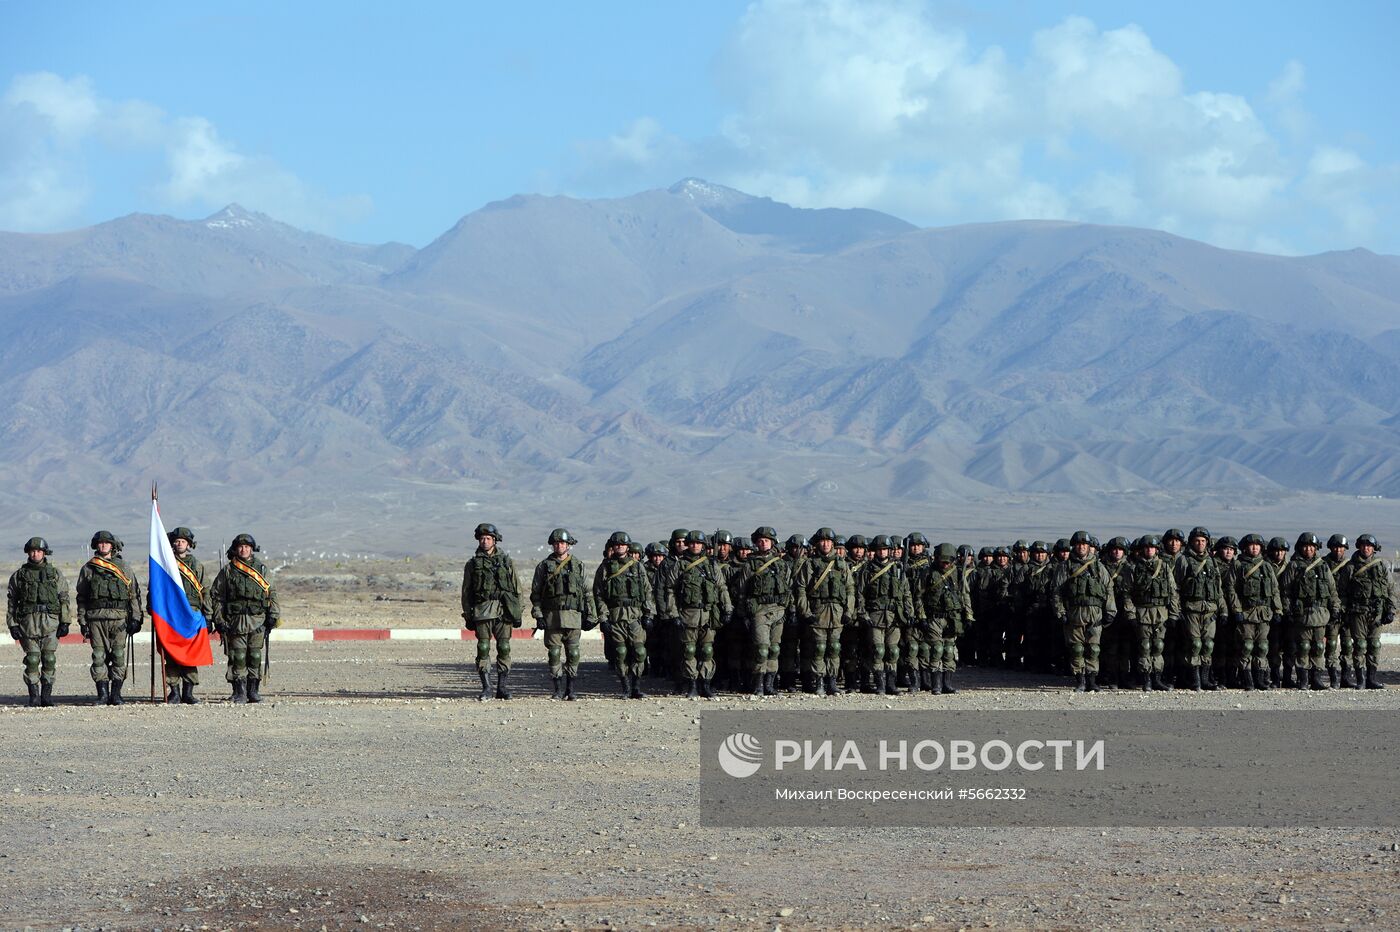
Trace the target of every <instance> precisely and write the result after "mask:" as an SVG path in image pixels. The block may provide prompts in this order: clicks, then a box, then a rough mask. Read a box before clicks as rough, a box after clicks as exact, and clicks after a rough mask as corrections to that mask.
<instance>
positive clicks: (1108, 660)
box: [1099, 537, 1137, 689]
mask: <svg viewBox="0 0 1400 932" xmlns="http://www.w3.org/2000/svg"><path fill="white" fill-rule="evenodd" d="M1127 552H1128V540H1127V538H1125V537H1115V538H1113V539H1112V540H1110V541H1109V542H1108V543H1106V544H1104V546H1103V550H1102V551H1101V554H1102V557H1101V559H1102V560H1103V565H1104V569H1106V570H1108V576H1109V579H1111V580H1112V581H1113V597H1114V600H1115V601H1117V603H1118V614H1117V615H1116V616H1114V617H1112V618H1105V619H1104V627H1103V634H1102V635H1101V636H1100V638H1099V672H1100V673H1102V674H1103V677H1104V685H1105V686H1108V687H1109V688H1110V689H1118V688H1119V687H1122V686H1126V685H1128V674H1129V672H1130V668H1131V667H1132V658H1133V648H1134V647H1136V646H1137V638H1136V637H1134V634H1135V632H1133V631H1132V630H1130V629H1131V628H1132V624H1131V623H1130V622H1129V621H1128V611H1127V607H1128V606H1129V605H1131V604H1132V601H1133V599H1132V594H1131V592H1130V591H1129V590H1130V588H1131V582H1132V577H1133V569H1132V563H1131V562H1130V561H1129V560H1128V559H1127Z"/></svg>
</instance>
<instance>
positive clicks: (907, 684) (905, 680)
mask: <svg viewBox="0 0 1400 932" xmlns="http://www.w3.org/2000/svg"><path fill="white" fill-rule="evenodd" d="M894 685H896V686H901V687H903V688H905V689H911V688H913V680H912V679H911V678H910V676H909V668H907V667H901V668H900V669H899V671H898V672H897V673H896V674H895V681H894Z"/></svg>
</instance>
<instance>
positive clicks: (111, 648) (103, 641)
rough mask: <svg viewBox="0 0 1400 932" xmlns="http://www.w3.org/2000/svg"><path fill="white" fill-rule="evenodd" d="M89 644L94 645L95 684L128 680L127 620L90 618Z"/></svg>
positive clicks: (93, 677) (93, 670)
mask: <svg viewBox="0 0 1400 932" xmlns="http://www.w3.org/2000/svg"><path fill="white" fill-rule="evenodd" d="M87 629H88V642H89V643H90V644H91V645H92V666H91V667H89V671H90V672H91V673H92V681H93V682H94V683H105V682H107V681H108V680H116V681H117V682H118V683H120V682H121V681H123V680H125V679H126V620H125V619H122V618H89V619H88V622H87Z"/></svg>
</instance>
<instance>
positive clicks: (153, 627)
mask: <svg viewBox="0 0 1400 932" xmlns="http://www.w3.org/2000/svg"><path fill="white" fill-rule="evenodd" d="M151 501H152V502H153V503H154V502H155V501H156V484H155V483H154V482H152V483H151ZM164 675H165V674H164V671H162V673H161V676H162V678H163V677H164ZM155 701H156V620H155V618H152V619H151V702H152V703H154V702H155Z"/></svg>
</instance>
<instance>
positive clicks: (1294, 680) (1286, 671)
mask: <svg viewBox="0 0 1400 932" xmlns="http://www.w3.org/2000/svg"><path fill="white" fill-rule="evenodd" d="M1298 672H1299V671H1298V668H1297V667H1296V666H1294V665H1293V664H1289V665H1288V666H1286V667H1284V668H1283V680H1282V682H1283V685H1284V686H1285V687H1286V688H1288V689H1307V688H1308V686H1307V680H1308V678H1307V677H1306V676H1298ZM1300 680H1301V681H1302V685H1299V681H1300Z"/></svg>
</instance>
